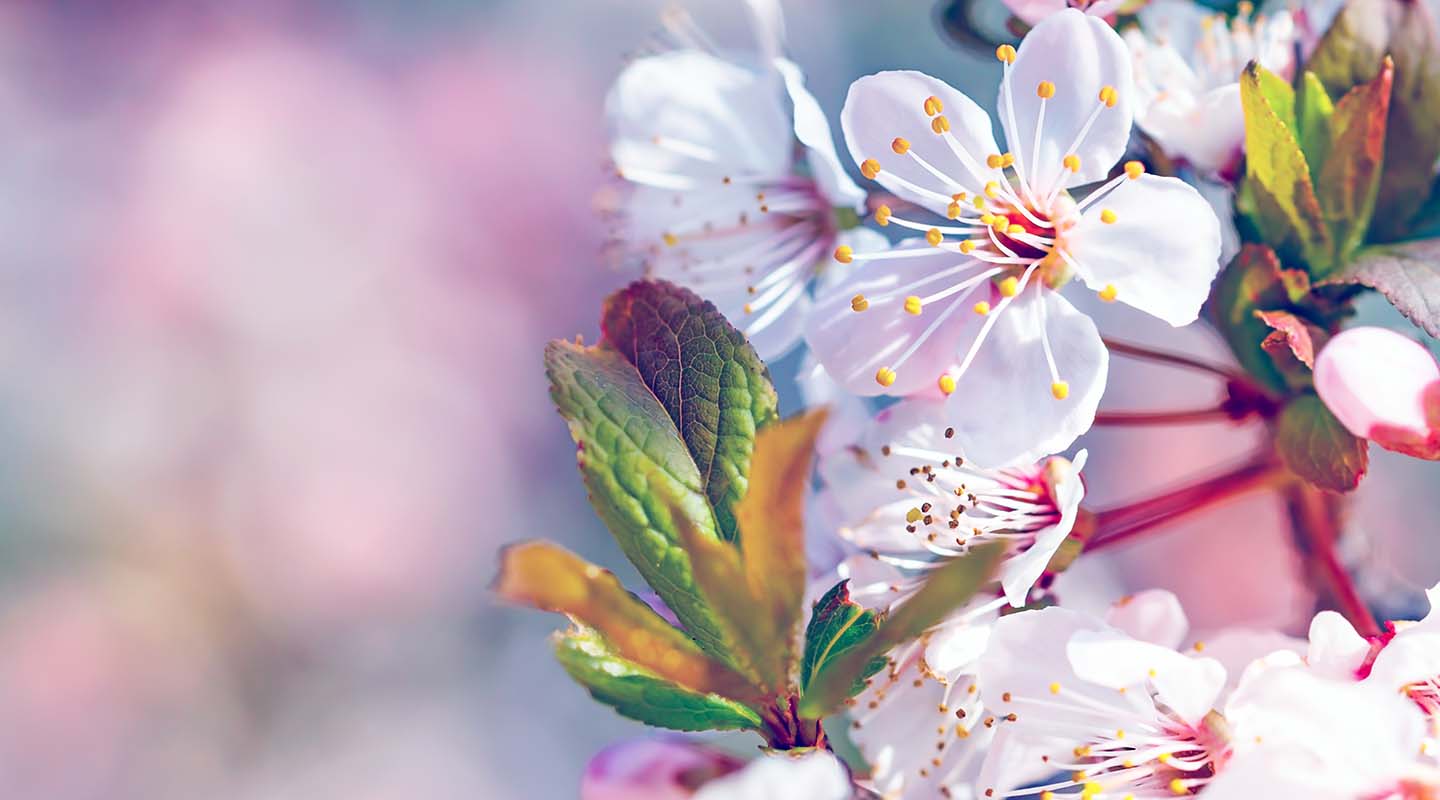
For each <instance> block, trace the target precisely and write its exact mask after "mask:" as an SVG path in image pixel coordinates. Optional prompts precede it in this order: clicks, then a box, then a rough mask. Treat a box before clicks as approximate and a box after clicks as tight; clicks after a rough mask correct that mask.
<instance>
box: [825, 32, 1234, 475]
mask: <svg viewBox="0 0 1440 800" xmlns="http://www.w3.org/2000/svg"><path fill="white" fill-rule="evenodd" d="M997 56H998V57H999V58H1000V60H1001V62H1002V63H1003V64H1004V77H1003V79H1002V81H1001V85H1000V96H999V109H1000V121H1001V126H1002V128H1003V129H1004V130H1005V133H1006V140H1007V141H1008V142H1009V147H1010V150H1006V151H1002V150H1001V149H1000V147H999V146H998V145H997V144H996V143H995V140H994V138H993V136H992V135H991V125H990V120H989V118H988V117H987V115H986V114H985V112H984V111H982V110H981V109H980V107H979V106H978V105H976V104H975V102H974V101H972V100H971V99H970V98H968V97H966V96H965V95H964V94H962V93H960V92H959V91H956V90H955V89H953V88H951V87H950V86H948V85H946V84H945V83H944V82H942V81H939V80H937V79H935V78H932V77H930V76H928V75H924V74H922V73H919V72H882V73H878V74H875V75H870V76H868V77H864V78H861V79H860V80H858V81H856V82H855V83H854V84H852V85H851V87H850V93H849V96H848V98H847V99H846V103H845V108H844V111H843V112H842V114H841V122H842V126H843V128H844V134H845V141H846V144H847V146H848V147H849V150H850V153H851V156H852V157H854V158H855V160H856V161H858V162H859V163H860V169H861V172H862V173H864V174H865V175H866V176H867V177H869V178H872V179H874V180H876V181H877V182H879V183H880V184H881V185H882V186H884V187H885V188H886V189H888V190H890V191H891V192H893V193H895V194H896V195H897V196H899V197H900V198H902V199H903V200H905V201H907V202H908V203H912V204H915V205H918V206H922V207H924V208H927V209H929V210H931V211H934V212H936V213H938V214H942V215H944V216H946V217H948V221H947V222H944V223H940V224H932V223H931V222H928V221H917V220H911V219H904V218H901V217H900V216H898V215H897V213H895V211H894V210H893V209H891V208H889V207H888V206H882V207H880V208H878V209H877V211H876V214H875V219H876V222H878V223H880V224H882V225H891V226H895V227H900V228H906V229H913V230H917V231H921V232H923V233H924V238H923V239H919V240H918V241H911V242H907V243H905V244H903V245H902V246H900V247H898V248H896V249H892V250H887V251H880V252H858V251H855V250H853V249H852V248H850V247H845V246H841V247H839V248H838V249H837V251H836V253H835V256H836V258H837V260H839V261H841V262H842V263H844V262H864V263H863V267H862V268H859V269H855V270H853V271H852V272H851V273H849V274H848V275H847V276H845V278H844V279H842V280H841V281H840V282H839V283H838V284H837V285H836V286H835V287H833V288H832V289H830V290H828V291H826V292H823V293H821V295H820V296H819V298H818V299H817V301H816V305H815V309H814V311H813V313H812V314H811V316H810V320H809V323H808V325H807V329H806V339H807V341H808V342H809V344H810V346H811V347H812V348H813V349H814V351H815V352H816V354H817V356H818V358H819V359H820V362H821V363H822V364H823V365H824V366H825V368H826V370H827V371H828V372H829V373H830V374H831V375H832V376H833V377H834V378H835V380H836V381H837V382H839V383H840V385H841V386H843V387H845V388H846V389H847V390H849V391H851V392H854V393H857V394H861V395H875V394H892V395H914V394H917V393H923V392H927V391H928V392H930V393H935V392H937V391H938V392H939V393H941V394H944V395H948V396H949V399H948V401H947V405H946V416H947V417H948V420H949V423H950V424H951V425H952V426H953V427H954V428H955V431H956V442H957V445H958V447H959V449H960V450H961V451H963V452H964V453H965V454H966V456H967V458H971V459H974V461H975V462H976V463H979V464H982V465H984V466H997V467H998V466H1010V465H1014V464H1022V463H1026V462H1033V461H1035V460H1036V459H1038V458H1040V457H1042V456H1044V455H1046V454H1049V453H1055V452H1059V451H1061V450H1064V449H1065V448H1066V447H1068V446H1069V445H1070V444H1071V443H1072V442H1073V441H1074V440H1075V438H1076V437H1077V436H1079V435H1080V434H1081V433H1083V432H1085V431H1086V430H1087V429H1088V428H1089V427H1090V424H1091V422H1092V421H1093V420H1094V416H1095V410H1096V408H1097V406H1098V404H1099V400H1100V395H1101V394H1102V392H1103V391H1104V388H1105V376H1106V372H1107V369H1108V365H1109V356H1108V353H1107V352H1106V349H1105V346H1104V344H1103V343H1102V342H1101V341H1100V337H1099V334H1098V332H1097V331H1096V328H1095V325H1094V323H1093V322H1091V321H1090V319H1089V318H1088V317H1086V316H1085V315H1084V314H1081V313H1080V312H1079V311H1077V310H1076V309H1075V308H1074V306H1072V305H1071V304H1070V303H1069V302H1068V301H1067V300H1065V299H1064V297H1062V296H1061V294H1060V293H1059V291H1057V290H1058V289H1059V288H1060V287H1062V286H1064V285H1066V284H1067V283H1069V282H1070V280H1071V279H1072V278H1073V277H1079V278H1080V279H1081V280H1082V281H1083V282H1084V283H1086V284H1087V285H1089V286H1090V287H1091V288H1093V289H1095V290H1096V291H1098V292H1099V293H1100V296H1101V297H1102V298H1103V299H1106V300H1119V301H1121V302H1124V303H1128V304H1130V305H1132V306H1134V307H1136V308H1139V309H1141V310H1143V311H1146V312H1148V313H1150V314H1153V315H1155V316H1157V317H1159V318H1161V319H1163V320H1165V321H1166V322H1169V323H1171V324H1173V325H1177V326H1178V325H1184V324H1187V323H1189V322H1191V321H1193V320H1194V319H1195V317H1196V316H1197V314H1198V312H1199V309H1200V305H1201V303H1202V302H1203V301H1204V299H1205V297H1206V294H1207V292H1208V290H1209V285H1210V282H1211V281H1212V280H1213V279H1214V277H1215V273H1216V271H1217V270H1218V260H1217V256H1218V253H1219V248H1220V233H1219V225H1218V223H1217V221H1216V219H1215V215H1214V214H1213V213H1212V212H1211V210H1210V208H1209V206H1208V205H1207V204H1206V203H1205V201H1204V200H1203V199H1201V197H1200V196H1199V195H1198V194H1196V192H1195V190H1194V189H1192V188H1190V187H1189V186H1188V185H1186V184H1185V183H1184V182H1183V181H1180V180H1178V179H1174V178H1163V177H1157V176H1153V175H1147V174H1145V172H1144V169H1143V167H1142V166H1141V165H1140V164H1139V163H1138V162H1129V163H1127V164H1126V165H1125V167H1124V169H1123V171H1121V172H1120V174H1119V176H1118V177H1116V178H1114V179H1113V180H1110V181H1108V182H1105V183H1104V184H1103V185H1101V186H1099V187H1097V188H1095V189H1094V190H1093V191H1091V192H1090V193H1089V194H1088V195H1086V196H1085V197H1084V198H1083V199H1081V200H1079V201H1078V202H1077V201H1076V200H1075V199H1073V198H1072V197H1071V196H1070V194H1069V192H1068V190H1069V189H1071V188H1075V187H1080V186H1085V185H1088V184H1093V183H1097V182H1099V181H1102V180H1104V179H1105V178H1106V177H1107V176H1108V175H1109V174H1110V171H1111V168H1112V167H1113V166H1115V164H1116V163H1117V162H1118V161H1119V159H1120V157H1121V156H1122V155H1123V153H1124V150H1125V146H1126V142H1127V141H1128V138H1129V134H1130V123H1131V114H1132V103H1133V98H1132V97H1131V95H1132V94H1133V82H1132V79H1131V67H1130V61H1129V55H1128V53H1127V52H1126V51H1125V47H1124V44H1123V43H1122V42H1121V40H1120V37H1119V36H1118V35H1117V34H1116V33H1115V32H1114V31H1112V30H1111V29H1110V28H1109V27H1108V26H1107V25H1105V23H1104V22H1102V21H1100V20H1099V19H1096V18H1094V17H1089V16H1086V15H1085V14H1082V13H1080V12H1079V11H1075V10H1073V9H1066V10H1063V11H1060V12H1058V13H1055V14H1052V15H1051V16H1049V17H1047V18H1046V19H1045V20H1044V21H1042V22H1041V23H1040V24H1039V25H1037V26H1036V27H1035V29H1034V30H1032V31H1031V32H1030V34H1029V35H1028V36H1026V37H1025V39H1024V41H1023V42H1022V43H1021V46H1020V49H1019V51H1018V52H1017V51H1016V50H1015V48H1013V47H1010V46H1009V45H1003V46H1001V47H1000V48H999V49H998V51H997ZM1182 221H1183V223H1182ZM982 345H984V346H983V347H982Z"/></svg>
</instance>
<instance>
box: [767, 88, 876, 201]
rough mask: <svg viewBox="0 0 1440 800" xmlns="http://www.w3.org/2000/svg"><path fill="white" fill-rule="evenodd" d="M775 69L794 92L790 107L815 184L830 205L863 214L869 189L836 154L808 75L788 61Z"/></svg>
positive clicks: (797, 136) (828, 127)
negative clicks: (851, 173) (809, 85)
mask: <svg viewBox="0 0 1440 800" xmlns="http://www.w3.org/2000/svg"><path fill="white" fill-rule="evenodd" d="M775 66H776V68H777V69H779V70H780V74H781V75H783V76H785V89H786V90H787V91H788V92H789V93H790V104H791V106H792V107H793V110H794V113H795V138H796V139H799V140H800V144H802V145H804V146H805V160H806V162H807V163H808V164H809V165H810V174H811V176H812V177H813V178H814V179H815V185H816V186H818V187H819V189H820V193H821V194H822V195H824V196H825V199H826V200H828V201H829V202H830V205H832V206H837V207H845V208H852V209H854V210H855V211H856V212H863V211H864V210H865V190H864V189H861V188H860V187H859V186H856V185H855V181H853V180H851V178H850V176H849V174H847V173H846V172H845V167H844V166H843V165H842V164H841V163H840V157H839V156H838V155H836V153H835V140H834V138H833V137H832V136H831V134H830V122H829V121H828V120H827V119H826V118H825V111H824V110H823V109H821V108H820V103H819V101H817V100H816V99H815V96H814V95H812V94H810V90H809V89H806V88H805V76H804V74H803V73H802V72H801V71H800V68H799V67H798V66H796V65H795V64H794V63H792V62H790V61H787V60H784V59H781V60H779V61H777V62H775Z"/></svg>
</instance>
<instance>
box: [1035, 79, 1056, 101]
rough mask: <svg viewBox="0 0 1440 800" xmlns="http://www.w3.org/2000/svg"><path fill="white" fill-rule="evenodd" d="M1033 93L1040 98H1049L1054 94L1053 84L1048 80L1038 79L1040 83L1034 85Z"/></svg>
mask: <svg viewBox="0 0 1440 800" xmlns="http://www.w3.org/2000/svg"><path fill="white" fill-rule="evenodd" d="M1035 94H1036V96H1037V97H1039V98H1040V99H1041V100H1049V99H1050V98H1052V97H1054V96H1055V84H1053V83H1051V82H1050V81H1040V85H1039V86H1036V87H1035Z"/></svg>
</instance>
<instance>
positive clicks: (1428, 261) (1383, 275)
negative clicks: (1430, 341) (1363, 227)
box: [1324, 239, 1440, 336]
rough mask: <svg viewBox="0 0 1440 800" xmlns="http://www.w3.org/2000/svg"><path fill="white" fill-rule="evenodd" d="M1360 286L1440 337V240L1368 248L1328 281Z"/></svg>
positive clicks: (1427, 331) (1357, 254)
mask: <svg viewBox="0 0 1440 800" xmlns="http://www.w3.org/2000/svg"><path fill="white" fill-rule="evenodd" d="M1347 283H1358V284H1360V285H1361V286H1368V287H1370V288H1371V289H1374V290H1376V291H1378V292H1380V293H1381V294H1383V295H1385V299H1386V300H1389V301H1390V305H1393V306H1395V308H1396V310H1398V311H1399V312H1400V313H1401V314H1404V315H1405V316H1406V317H1408V318H1409V320H1410V321H1411V322H1413V323H1415V324H1416V325H1419V326H1420V327H1421V328H1424V329H1425V332H1426V333H1428V334H1430V335H1431V336H1440V239H1424V240H1422V241H1418V242H1406V243H1404V244H1392V245H1383V246H1379V247H1368V248H1365V249H1363V250H1361V251H1360V252H1358V253H1356V254H1355V257H1354V258H1353V259H1352V260H1351V261H1350V262H1349V263H1348V264H1346V265H1345V266H1344V267H1343V268H1342V269H1340V270H1338V271H1336V273H1335V274H1333V275H1331V276H1330V277H1329V278H1328V279H1326V280H1325V281H1324V284H1325V285H1337V284H1347Z"/></svg>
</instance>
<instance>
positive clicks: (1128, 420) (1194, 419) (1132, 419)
mask: <svg viewBox="0 0 1440 800" xmlns="http://www.w3.org/2000/svg"><path fill="white" fill-rule="evenodd" d="M1231 419H1234V414H1233V413H1232V412H1231V411H1230V410H1229V409H1227V408H1225V407H1223V406H1214V407H1211V408H1195V409H1188V410H1185V411H1100V412H1098V413H1096V414H1095V424H1096V425H1125V426H1140V425H1187V424H1191V423H1202V422H1219V421H1221V420H1231Z"/></svg>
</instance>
